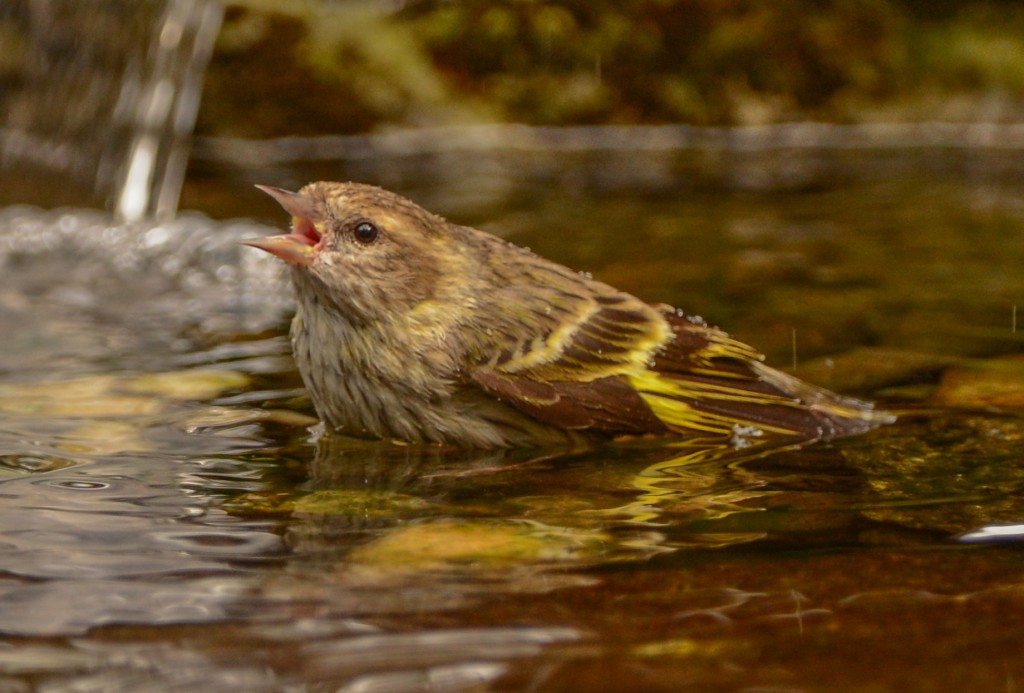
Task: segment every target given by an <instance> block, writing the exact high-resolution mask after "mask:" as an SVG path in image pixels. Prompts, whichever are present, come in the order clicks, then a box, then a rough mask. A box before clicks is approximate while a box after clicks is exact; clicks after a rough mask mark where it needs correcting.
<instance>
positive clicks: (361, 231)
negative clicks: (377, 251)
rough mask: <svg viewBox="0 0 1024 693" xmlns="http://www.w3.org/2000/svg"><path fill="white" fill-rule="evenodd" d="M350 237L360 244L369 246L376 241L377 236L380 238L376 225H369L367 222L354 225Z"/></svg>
mask: <svg viewBox="0 0 1024 693" xmlns="http://www.w3.org/2000/svg"><path fill="white" fill-rule="evenodd" d="M352 235H353V236H355V239H356V240H357V241H359V242H360V243H364V244H366V245H369V244H370V243H373V242H374V241H375V240H377V237H378V236H380V229H378V228H377V225H376V224H371V223H370V222H368V221H361V222H359V223H358V224H356V226H355V228H354V229H352Z"/></svg>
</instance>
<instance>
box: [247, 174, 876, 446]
mask: <svg viewBox="0 0 1024 693" xmlns="http://www.w3.org/2000/svg"><path fill="white" fill-rule="evenodd" d="M257 187H259V188H260V189H261V190H263V191H264V192H266V193H267V194H269V195H270V196H272V197H273V198H274V199H275V200H277V201H278V202H279V203H280V204H281V206H282V207H284V208H285V210H286V211H287V212H288V213H290V214H291V215H292V228H291V233H289V234H287V235H281V236H272V237H268V238H262V239H257V240H252V241H247V244H248V245H251V246H254V247H256V248H260V249H262V250H266V251H267V252H270V253H273V254H274V255H276V256H277V257H279V258H281V259H282V260H284V261H285V262H287V263H288V264H289V265H291V274H292V279H293V280H294V283H295V290H296V298H297V304H298V308H297V312H296V315H295V319H294V321H293V322H292V327H291V340H292V348H293V351H294V355H295V360H296V362H297V363H298V367H299V371H300V372H301V373H302V378H303V381H304V382H305V384H306V387H307V388H308V390H309V393H310V396H311V397H312V400H313V404H314V406H315V407H316V410H317V412H318V413H319V415H320V417H321V418H322V419H323V420H324V421H325V422H326V424H327V426H328V427H330V428H332V429H335V430H337V431H339V432H342V433H345V434H349V435H355V436H360V437H371V438H391V439H400V440H406V441H429V442H445V443H452V444H456V445H462V446H467V447H502V446H519V445H545V444H554V443H565V442H578V441H581V440H584V439H587V438H594V437H606V438H607V437H615V436H624V435H646V434H656V435H660V434H676V435H679V436H686V437H689V438H691V439H692V438H699V439H702V440H703V439H706V440H708V441H709V442H718V443H723V442H729V441H731V440H733V441H734V440H736V438H737V436H764V437H782V438H793V439H799V440H808V439H821V438H832V437H836V436H842V435H849V434H853V433H858V432H861V431H864V430H867V429H868V428H871V427H873V426H875V425H878V424H880V423H883V422H885V421H888V420H890V417H888V416H887V415H885V414H884V413H880V412H875V411H873V410H872V409H871V406H870V405H869V404H867V403H864V402H860V401H858V400H853V399H848V398H844V397H840V396H838V395H836V394H833V393H831V392H828V391H827V390H823V389H820V388H817V387H815V386H813V385H808V384H807V383H804V382H802V381H800V380H797V379H796V378H794V377H792V376H789V375H786V374H785V373H781V372H779V371H777V370H774V369H772V368H769V367H768V366H765V365H764V364H762V363H761V360H762V358H763V357H762V356H761V355H760V354H759V353H758V352H757V351H755V350H754V349H752V348H751V347H749V346H747V345H745V344H742V343H740V342H737V341H736V340H734V339H731V338H730V337H729V336H728V335H727V334H725V333H724V332H722V331H721V330H719V329H717V328H715V327H709V326H707V325H706V324H704V323H703V322H702V321H701V320H699V319H691V318H688V317H686V316H685V315H683V313H682V312H681V311H677V310H676V309H674V308H671V307H669V306H666V305H652V304H649V303H646V302H644V301H641V300H640V299H638V298H636V297H634V296H631V295H630V294H627V293H624V292H622V291H619V290H618V289H615V288H613V287H611V286H608V285H607V284H603V283H601V282H599V281H595V280H593V279H591V278H589V277H587V276H583V275H581V274H578V273H577V272H574V271H572V270H570V269H568V268H566V267H563V266H562V265H559V264H556V263H554V262H551V261H549V260H546V259H544V258H541V257H538V256H537V255H534V254H533V253H531V252H529V251H528V250H525V249H523V248H519V247H517V246H515V245H512V244H511V243H508V242H506V241H503V240H501V239H499V238H497V237H495V236H492V235H490V234H487V233H484V232H482V231H478V230H476V229H472V228H469V227H465V226H458V225H456V224H452V223H449V222H447V221H445V220H444V219H442V218H441V217H439V216H436V215H434V214H431V213H430V212H428V211H426V210H424V209H423V208H421V207H419V206H417V205H416V204H414V203H412V202H410V201H409V200H407V199H405V198H403V197H401V196H399V195H396V194H394V193H391V192H388V191H386V190H382V189H380V188H376V187H373V186H369V185H361V184H356V183H325V182H321V183H311V184H310V185H307V186H306V187H304V188H303V189H302V190H301V191H299V192H298V193H294V192H289V191H286V190H281V189H279V188H272V187H268V186H257Z"/></svg>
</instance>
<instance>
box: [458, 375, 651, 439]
mask: <svg viewBox="0 0 1024 693" xmlns="http://www.w3.org/2000/svg"><path fill="white" fill-rule="evenodd" d="M472 378H473V380H474V381H475V382H476V383H477V384H478V385H480V386H481V387H482V388H483V389H484V390H485V391H487V392H489V393H490V394H492V395H494V396H495V397H497V398H499V399H500V400H501V401H504V402H507V403H509V404H511V405H512V406H513V407H515V408H516V409H518V410H519V411H521V412H523V413H524V414H527V415H529V416H532V417H533V418H535V419H537V420H539V421H543V422H544V423H546V424H549V425H552V426H558V427H560V428H566V429H570V430H584V429H587V430H592V431H595V432H601V433H606V434H612V435H621V434H637V435H639V434H645V433H659V434H660V433H668V430H669V429H668V428H666V427H665V425H664V424H663V423H662V422H661V420H659V419H658V417H656V416H655V415H654V413H653V412H652V411H651V408H650V407H648V406H647V404H646V403H645V402H644V401H643V399H642V398H641V397H640V395H638V394H637V392H636V390H634V389H633V388H632V387H630V385H629V382H628V381H627V380H626V378H624V377H608V378H601V379H600V380H594V381H591V382H588V383H582V382H574V381H570V380H558V381H553V382H542V381H536V380H531V379H530V378H529V376H522V375H504V374H499V373H495V372H494V371H483V372H478V373H474V374H473V376H472Z"/></svg>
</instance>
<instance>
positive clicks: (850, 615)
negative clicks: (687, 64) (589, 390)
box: [0, 171, 1024, 691]
mask: <svg viewBox="0 0 1024 693" xmlns="http://www.w3.org/2000/svg"><path fill="white" fill-rule="evenodd" d="M351 173H352V172H351V171H350V172H347V173H344V172H343V173H341V174H340V175H339V177H342V178H348V177H351V175H349V174H351ZM659 180H661V179H659ZM680 180H681V181H682V180H684V179H680ZM251 182H252V181H251ZM256 182H269V183H274V182H279V181H274V180H260V181H256ZM451 183H452V181H450V180H445V181H444V185H434V186H432V185H431V184H429V183H426V182H423V181H420V182H418V183H417V184H415V185H412V184H410V185H408V186H407V187H404V188H403V187H401V186H396V187H398V189H399V191H400V192H406V193H409V194H411V195H413V196H414V197H415V198H416V199H417V200H419V201H421V202H423V203H424V204H427V205H428V206H430V207H432V208H433V209H435V210H436V211H438V212H440V213H443V214H445V215H447V216H448V217H450V218H452V219H453V220H455V221H460V222H466V223H472V224H474V225H478V226H481V227H483V228H486V229H487V230H489V231H493V232H495V233H499V234H500V235H503V236H505V237H507V238H509V239H511V240H513V241H515V242H517V243H520V244H523V245H528V246H530V247H531V248H532V249H533V250H534V251H536V252H538V253H540V254H543V255H546V256H548V257H552V258H554V259H557V260H559V261H561V262H564V263H566V264H569V265H570V266H572V267H574V268H577V269H581V270H587V271H590V272H592V273H593V274H594V275H595V276H596V277H597V278H599V279H603V280H605V281H608V282H610V283H612V284H615V285H617V286H620V287H621V288H623V289H627V290H629V291H632V292H634V293H637V294H638V295H641V296H643V297H644V298H647V299H650V300H655V301H664V302H668V303H672V304H675V305H678V306H680V307H682V308H684V309H686V310H687V311H689V312H691V313H694V314H699V315H702V316H703V317H704V318H706V319H707V320H708V321H710V322H713V323H717V324H719V325H721V326H722V327H724V328H725V329H727V330H728V331H730V333H732V334H733V335H734V336H737V337H739V338H741V339H743V340H745V341H747V342H749V343H752V344H755V345H757V346H758V347H759V348H761V349H763V350H764V351H765V353H766V354H767V355H768V359H769V362H770V363H772V364H773V365H776V366H779V367H785V368H791V367H792V366H793V365H794V363H795V366H796V371H797V372H798V373H799V374H801V375H802V376H804V377H806V378H809V379H812V380H814V381H815V382H819V383H821V384H825V385H828V386H830V387H833V388H836V389H839V390H841V391H843V392H846V393H849V394H854V395H858V396H864V397H871V398H874V399H877V400H879V401H880V403H881V404H882V405H883V406H886V407H888V408H890V409H892V410H894V411H897V412H898V413H899V414H900V420H899V421H898V423H896V424H895V425H892V426H888V427H884V428H881V429H878V430H876V431H873V432H871V433H868V434H866V435H863V436H860V437H856V438H851V439H847V440H841V441H836V442H832V443H818V444H814V445H809V446H805V447H803V448H785V449H758V448H754V449H746V450H731V449H723V450H712V451H707V450H694V449H690V448H687V447H686V446H685V445H679V444H664V443H651V442H643V443H638V442H633V443H620V444H609V445H607V446H605V447H602V448H600V449H596V450H592V451H587V452H584V453H575V454H565V453H561V452H559V451H544V452H543V453H537V452H505V453H486V454H482V453H468V452H461V451H457V450H449V449H443V448H437V447H432V446H401V445H395V444H393V443H389V442H366V441H353V440H344V439H342V440H339V439H319V440H318V439H317V435H316V428H315V426H314V424H315V419H314V418H313V412H312V410H311V408H310V405H309V401H308V399H307V398H306V396H305V394H304V392H303V390H302V387H301V382H300V381H299V379H298V376H297V374H296V372H295V370H294V367H293V365H292V362H291V360H290V356H289V354H288V344H287V339H286V337H285V332H286V328H287V319H288V314H289V310H290V308H289V299H288V292H287V286H286V285H285V283H284V282H283V281H282V279H281V277H280V275H279V274H278V272H277V268H276V267H275V265H274V263H273V262H271V259H270V258H269V257H265V256H264V254H262V253H258V251H255V250H252V249H246V248H242V247H239V246H238V245H237V240H238V239H239V238H241V237H244V236H248V235H260V234H265V233H269V232H271V231H272V229H269V228H267V227H266V226H265V225H263V224H262V223H257V222H252V221H214V220H212V219H210V218H208V217H206V216H202V215H197V214H186V215H184V216H183V217H181V218H179V219H178V220H177V221H175V222H169V223H167V224H164V225H161V226H156V227H152V226H116V225H113V224H111V223H110V222H109V221H108V220H107V219H106V218H105V217H104V216H103V215H102V214H100V213H97V212H90V211H85V210H76V209H65V210H55V211H42V210H38V209H34V208H27V207H9V208H6V209H4V210H0V267H2V271H3V276H4V281H3V283H2V285H0V330H2V334H3V335H4V337H3V340H4V349H3V350H2V353H0V494H2V496H3V504H2V505H0V632H2V633H3V642H4V646H3V647H2V648H0V672H2V679H0V681H2V684H3V685H4V686H7V687H8V688H10V689H11V690H30V689H39V690H107V691H117V690H125V691H127V690H132V691H137V690H185V689H189V690H204V691H205V690H225V691H227V690H240V689H246V690H257V691H258V690H325V691H326V690H332V691H333V690H387V691H415V690H423V689H428V688H429V689H431V690H525V689H529V690H595V691H599V690H626V689H628V690H654V691H657V690H665V691H678V690H702V691H704V690H757V689H766V688H770V689H772V690H808V691H809V690H826V689H828V690H837V689H840V690H864V689H868V688H871V689H901V690H951V689H956V688H965V689H966V688H967V687H970V688H971V689H973V690H989V689H1000V690H1013V689H1014V687H1015V686H1016V685H1017V681H1020V680H1024V667H1022V665H1021V663H1020V657H1019V651H1020V646H1019V637H1018V634H1019V632H1020V626H1021V624H1020V623H1018V621H1019V620H1020V619H1019V618H1018V616H1016V614H1018V613H1022V610H1021V606H1022V604H1024V572H1022V571H1024V560H1022V554H1021V552H1020V545H1019V543H1018V537H1019V536H1020V535H1019V533H1016V532H1015V531H1014V530H1013V529H1006V528H1003V529H998V527H999V526H1002V525H1011V526H1012V525H1013V524H1014V523H1022V522H1024V507H1022V506H1024V504H1022V501H1021V500H1020V498H1021V485H1022V483H1024V475H1022V474H1021V471H1020V470H1021V455H1020V449H1021V440H1022V439H1024V418H1022V416H1021V412H1022V407H1024V398H1022V395H1021V394H1020V393H1021V392H1024V356H1022V350H1021V345H1022V342H1024V337H1022V334H1024V329H1021V330H1016V331H1015V327H1016V323H1015V312H1016V307H1017V306H1024V272H1021V270H1020V268H1021V267H1024V205H1022V203H1021V200H1020V198H1019V195H1018V192H1017V191H1016V190H1015V189H1014V188H1013V187H1012V185H1010V184H1008V183H1005V182H1002V181H1000V180H999V179H998V178H991V177H986V178H982V179H972V178H971V177H969V176H959V175H953V176H950V175H935V174H934V172H922V173H920V174H919V175H902V174H901V175H898V176H889V177H882V178H878V177H875V178H870V177H851V178H846V179H842V178H839V179H837V180H836V181H835V182H834V183H833V184H831V185H820V184H816V185H805V186H799V185H798V186H789V187H783V188H777V187H776V188H770V189H769V188H756V186H755V187H754V188H751V187H749V186H748V187H743V186H731V187H726V188H721V187H719V188H702V187H700V186H697V187H692V186H687V185H685V184H684V183H679V184H678V185H675V186H674V187H673V186H671V185H669V186H665V185H663V184H660V183H659V185H656V186H650V185H647V186H633V187H632V188H630V187H629V186H619V187H615V186H612V187H608V186H603V187H602V186H601V185H599V184H597V183H595V182H594V181H592V180H591V181H589V182H586V181H584V182H582V183H580V184H578V185H568V184H567V185H558V186H552V185H549V184H546V183H544V184H538V185H534V186H531V185H529V184H521V185H512V186H506V187H503V188H501V190H500V193H496V192H495V188H493V187H492V188H489V189H488V191H489V192H487V194H483V193H481V192H480V190H481V188H480V187H479V185H478V187H477V188H474V187H473V184H472V183H471V182H468V181H467V182H466V184H465V186H466V187H459V186H458V185H455V186H453V185H452V184H451ZM478 183H479V181H478ZM218 186H220V187H219V190H224V189H227V190H228V191H230V198H231V200H232V201H231V202H230V203H226V204H225V205H223V206H222V207H220V208H209V209H208V210H207V211H209V212H210V213H211V214H213V215H215V216H218V217H225V216H229V215H234V214H239V213H245V210H251V211H250V212H248V213H249V214H250V216H253V217H257V218H260V219H264V220H266V221H274V222H283V221H284V220H283V218H280V219H279V218H278V216H275V213H274V212H273V211H272V210H271V208H269V207H260V206H258V205H259V204H262V203H255V202H252V203H249V202H247V200H256V199H258V198H257V193H255V192H250V191H249V189H248V187H247V186H245V187H243V186H241V185H237V186H234V183H232V182H230V181H229V182H225V181H223V180H221V181H218V182H217V183H216V185H213V186H211V187H210V189H209V195H210V197H209V198H208V199H215V197H216V195H218V194H221V193H220V192H218ZM232 186H234V187H232ZM474 190H475V191H476V192H474ZM187 192H188V189H187ZM194 193H195V190H193V194H194ZM250 196H251V197H250ZM239 208H242V212H239ZM280 216H282V217H283V215H280ZM1021 325H1022V328H1024V312H1021ZM986 527H987V528H988V530H987V531H979V530H981V529H982V528H986ZM965 533H967V535H966V539H969V540H970V541H965V540H963V539H964V537H963V536H962V535H965Z"/></svg>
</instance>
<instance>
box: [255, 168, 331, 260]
mask: <svg viewBox="0 0 1024 693" xmlns="http://www.w3.org/2000/svg"><path fill="white" fill-rule="evenodd" d="M256 187H257V188H259V189H260V190H262V191H263V192H265V193H267V194H268V195H270V196H271V197H272V198H274V199H275V200H277V203H278V204H279V205H281V206H282V207H284V209H285V211H286V212H288V213H289V214H291V215H292V232H291V233H289V234H283V235H281V236H267V237H266V238H254V239H253V240H251V241H242V243H243V244H244V245H251V246H252V247H253V248H259V249H260V250H265V251H267V252H268V253H271V254H272V255H276V256H277V257H279V258H281V259H282V260H284V261H285V262H287V263H288V264H290V265H298V266H301V267H308V266H309V265H311V264H313V260H314V259H315V258H316V255H317V253H318V252H319V249H318V248H317V244H318V243H320V232H319V231H317V230H316V225H315V224H314V223H313V218H314V217H315V216H316V215H317V206H316V201H315V200H313V199H312V198H310V197H308V196H306V195H303V194H301V193H295V192H291V191H290V190H283V189H281V188H274V187H271V186H269V185H257V186H256Z"/></svg>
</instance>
